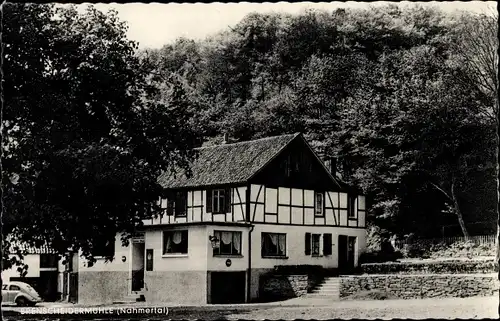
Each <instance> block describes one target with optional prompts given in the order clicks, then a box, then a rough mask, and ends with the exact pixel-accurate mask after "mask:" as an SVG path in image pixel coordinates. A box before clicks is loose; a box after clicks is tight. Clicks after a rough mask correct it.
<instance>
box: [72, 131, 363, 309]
mask: <svg viewBox="0 0 500 321" xmlns="http://www.w3.org/2000/svg"><path fill="white" fill-rule="evenodd" d="M197 152H198V156H197V158H196V160H194V161H193V163H192V165H191V171H192V175H190V176H189V177H188V176H186V175H172V174H167V173H165V174H164V175H162V176H161V177H160V178H159V181H160V183H161V185H162V186H163V187H164V189H165V197H164V198H162V199H161V200H159V202H160V204H161V207H162V209H163V214H162V215H160V216H158V217H154V218H151V219H146V220H144V228H143V231H142V234H140V235H139V236H138V237H136V238H133V239H132V240H131V243H130V245H129V246H128V247H123V246H122V244H121V241H120V238H119V237H117V238H116V244H115V247H114V249H112V250H113V251H114V255H115V260H114V261H113V262H111V263H105V262H104V260H101V261H99V260H98V262H97V263H96V264H94V265H93V266H92V267H86V266H85V265H84V264H83V263H81V264H79V267H78V269H79V270H78V275H79V294H78V296H79V301H80V302H88V301H97V302H102V301H107V300H117V299H120V298H123V297H124V296H126V295H127V293H128V294H131V293H141V294H143V295H144V297H145V298H146V301H150V302H180V303H220V302H226V303H229V302H248V301H251V300H254V299H256V298H258V297H259V279H260V276H261V275H263V274H265V273H268V272H270V271H272V270H273V269H274V268H275V266H279V265H321V266H323V267H325V268H329V269H339V270H341V271H342V272H343V273H348V272H349V270H350V269H351V268H353V267H355V266H356V265H357V264H358V258H359V255H360V254H361V253H362V252H363V250H364V248H365V242H366V232H365V210H366V205H365V197H364V196H361V195H355V194H353V193H352V192H351V191H350V190H349V189H348V188H347V187H346V186H345V185H344V184H341V183H340V182H339V181H338V179H337V178H336V177H335V174H334V173H332V172H331V171H330V170H329V169H328V168H327V167H326V166H325V164H324V163H323V162H322V161H321V160H320V159H319V158H318V156H317V155H316V154H315V153H314V151H313V150H312V148H311V147H310V146H309V144H308V143H307V142H306V140H305V139H304V137H303V136H302V135H301V134H291V135H282V136H276V137H269V138H263V139H258V140H253V141H246V142H238V143H232V144H222V145H218V146H212V147H202V148H199V149H198V151H197ZM228 285H230V286H228Z"/></svg>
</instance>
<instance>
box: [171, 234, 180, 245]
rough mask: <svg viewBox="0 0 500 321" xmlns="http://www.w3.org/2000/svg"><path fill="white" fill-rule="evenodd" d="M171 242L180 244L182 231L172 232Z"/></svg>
mask: <svg viewBox="0 0 500 321" xmlns="http://www.w3.org/2000/svg"><path fill="white" fill-rule="evenodd" d="M172 242H174V244H177V245H178V244H181V242H182V233H181V232H178V231H177V232H174V233H173V234H172Z"/></svg>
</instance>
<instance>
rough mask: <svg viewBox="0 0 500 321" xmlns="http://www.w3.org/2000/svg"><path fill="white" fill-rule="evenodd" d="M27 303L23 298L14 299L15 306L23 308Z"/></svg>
mask: <svg viewBox="0 0 500 321" xmlns="http://www.w3.org/2000/svg"><path fill="white" fill-rule="evenodd" d="M27 303H28V301H27V300H26V298H25V297H22V296H20V297H18V298H17V299H16V304H17V306H20V307H23V306H25V305H26V304H27Z"/></svg>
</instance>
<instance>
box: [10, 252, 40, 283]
mask: <svg viewBox="0 0 500 321" xmlns="http://www.w3.org/2000/svg"><path fill="white" fill-rule="evenodd" d="M23 262H24V264H26V265H28V274H26V277H29V278H37V277H39V276H40V255H39V254H27V255H25V256H24V259H23ZM11 277H14V278H17V277H20V275H19V272H17V267H16V266H14V267H12V268H10V269H8V270H5V271H2V280H4V281H7V280H9V279H10V278H11Z"/></svg>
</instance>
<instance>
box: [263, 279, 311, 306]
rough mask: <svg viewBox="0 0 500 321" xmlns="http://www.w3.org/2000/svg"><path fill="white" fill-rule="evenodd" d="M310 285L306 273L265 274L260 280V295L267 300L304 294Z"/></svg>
mask: <svg viewBox="0 0 500 321" xmlns="http://www.w3.org/2000/svg"><path fill="white" fill-rule="evenodd" d="M311 285H312V283H311V280H309V277H308V276H307V275H266V276H263V277H262V278H261V280H260V287H261V292H260V293H261V297H262V298H264V299H267V300H272V299H285V298H294V297H299V296H302V295H304V294H306V293H307V292H308V290H309V288H310V286H311Z"/></svg>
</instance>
